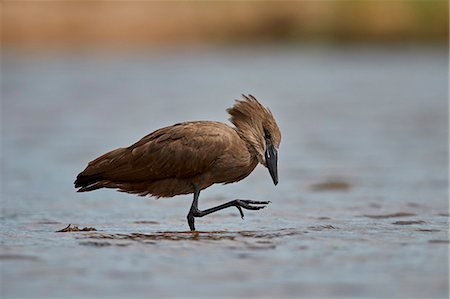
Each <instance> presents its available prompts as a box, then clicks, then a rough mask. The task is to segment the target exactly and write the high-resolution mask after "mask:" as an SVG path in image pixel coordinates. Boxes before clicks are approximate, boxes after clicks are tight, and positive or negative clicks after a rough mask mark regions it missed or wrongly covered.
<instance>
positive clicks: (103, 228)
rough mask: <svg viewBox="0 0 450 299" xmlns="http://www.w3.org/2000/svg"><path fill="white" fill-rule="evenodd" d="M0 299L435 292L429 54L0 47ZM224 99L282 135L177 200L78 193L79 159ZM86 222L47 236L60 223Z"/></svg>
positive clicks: (437, 202)
mask: <svg viewBox="0 0 450 299" xmlns="http://www.w3.org/2000/svg"><path fill="white" fill-rule="evenodd" d="M2 58H3V59H2V60H3V66H2V76H3V77H2V81H3V87H2V92H3V94H2V127H3V128H2V216H1V217H2V218H1V219H2V221H1V231H2V246H1V252H0V263H1V278H2V279H1V296H2V298H31V297H32V298H37V297H41V298H66V297H74V298H80V297H121V298H123V297H130V298H137V297H156V298H157V297H178V298H191V297H196V298H198V297H205V298H210V297H212V296H215V297H256V296H258V297H271V298H274V297H292V298H294V297H299V296H304V297H309V298H319V297H342V298H348V297H351V296H353V297H365V298H380V297H387V298H393V297H396V298H410V297H420V298H446V297H448V275H449V273H448V221H449V214H448V192H447V184H448V173H447V165H448V161H447V159H448V150H447V144H448V129H447V124H448V115H447V113H448V104H447V80H448V75H447V67H448V59H447V51H446V49H444V48H439V47H434V48H416V49H410V48H408V49H406V48H387V47H385V48H376V47H375V48H365V47H354V48H352V47H350V48H333V49H322V48H270V47H262V48H260V49H254V48H242V49H199V48H191V49H184V50H168V51H164V52H157V51H154V52H148V53H144V52H134V53H107V54H105V53H103V52H77V53H75V52H74V53H68V52H62V53H53V54H51V55H42V54H40V55H36V54H31V53H28V54H27V53H17V52H14V51H12V50H9V51H6V52H4V53H3V57H2ZM240 93H253V94H254V95H255V96H257V97H259V98H260V99H261V101H262V102H263V103H264V104H266V105H267V106H269V107H270V109H271V110H272V112H273V113H274V114H275V116H276V118H277V119H278V122H279V125H280V128H281V130H282V133H283V140H282V144H281V150H280V153H279V156H280V161H279V164H280V165H279V174H280V183H279V184H278V186H276V187H275V186H273V184H272V181H271V179H270V176H269V174H268V172H267V171H266V170H265V169H263V168H262V167H258V168H257V169H256V170H255V171H254V172H253V173H252V174H251V175H250V176H249V177H248V178H246V179H245V180H244V181H242V182H240V183H237V184H231V185H226V186H213V187H211V188H209V189H207V190H205V191H203V192H202V194H201V196H200V208H202V209H204V208H208V207H211V206H213V205H217V204H220V203H223V202H225V201H228V200H231V199H235V198H248V199H255V200H270V201H272V203H271V204H270V205H268V207H267V208H265V209H263V210H261V211H244V213H245V218H244V220H241V219H240V217H239V214H238V211H237V210H236V209H228V210H224V211H222V212H220V213H217V214H213V215H209V216H207V217H204V218H201V219H197V220H196V227H197V229H199V232H197V233H190V232H187V228H188V227H187V223H186V214H187V212H188V209H189V206H190V203H191V196H178V197H175V198H172V199H160V200H154V199H152V198H141V197H136V196H133V195H128V194H124V193H119V192H114V191H112V190H100V191H95V192H90V193H82V194H80V193H76V192H75V189H74V188H73V180H74V178H75V176H76V174H77V173H78V172H80V171H81V170H82V169H83V168H84V167H85V165H86V163H87V162H88V161H90V160H92V159H93V158H95V157H97V156H98V155H100V154H102V153H104V152H106V151H108V150H110V149H112V148H115V147H120V146H126V145H129V144H131V143H132V142H134V141H136V140H137V139H138V138H140V137H142V136H143V135H145V134H147V133H149V132H151V131H152V130H154V129H156V128H159V127H162V126H165V125H169V124H172V123H175V122H179V121H185V120H195V119H209V120H219V121H226V119H227V115H226V112H225V109H226V108H227V107H229V106H230V105H231V104H232V100H233V99H235V98H237V97H239V94H240ZM70 223H72V224H74V225H77V226H79V227H80V229H81V228H83V227H94V228H95V229H96V230H97V231H87V232H66V233H57V232H56V231H57V230H60V229H63V228H64V227H66V226H67V225H68V224H70Z"/></svg>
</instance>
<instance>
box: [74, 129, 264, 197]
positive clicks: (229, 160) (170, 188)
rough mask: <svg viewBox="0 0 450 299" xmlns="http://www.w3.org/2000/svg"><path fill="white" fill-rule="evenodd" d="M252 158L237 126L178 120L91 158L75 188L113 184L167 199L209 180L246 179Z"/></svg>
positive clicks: (254, 160) (252, 167)
mask: <svg viewBox="0 0 450 299" xmlns="http://www.w3.org/2000/svg"><path fill="white" fill-rule="evenodd" d="M256 165H257V160H256V159H255V157H253V156H252V154H251V153H250V152H249V150H248V148H247V145H246V143H245V141H244V140H242V139H241V138H240V137H239V135H238V133H237V132H236V130H235V129H234V128H232V127H230V126H228V125H226V124H224V123H220V122H212V121H197V122H185V123H179V124H176V125H173V126H169V127H165V128H162V129H159V130H156V131H154V132H153V133H150V134H149V135H147V136H145V137H143V138H142V139H141V140H139V141H138V142H136V143H135V144H133V145H131V146H129V147H127V148H118V149H115V150H113V151H111V152H108V153H106V154H104V155H102V156H100V157H99V158H97V159H95V160H93V161H91V162H90V163H89V164H88V166H87V167H86V169H85V170H84V171H83V172H81V173H80V174H79V175H78V176H77V180H76V181H75V187H79V188H80V189H79V191H81V192H83V191H91V190H95V189H99V188H117V189H119V190H120V191H125V192H129V193H135V194H139V195H148V194H151V195H154V196H158V197H171V196H174V195H178V194H187V193H192V192H193V184H195V185H197V186H199V187H200V188H201V189H204V188H207V187H209V186H210V185H212V184H214V183H230V182H233V181H237V180H240V179H242V178H244V177H246V176H247V175H248V174H250V172H251V171H252V170H253V169H254V168H255V167H256Z"/></svg>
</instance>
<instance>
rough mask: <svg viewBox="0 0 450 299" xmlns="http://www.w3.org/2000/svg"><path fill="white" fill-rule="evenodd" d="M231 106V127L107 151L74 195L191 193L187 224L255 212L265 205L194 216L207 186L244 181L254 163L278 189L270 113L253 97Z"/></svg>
mask: <svg viewBox="0 0 450 299" xmlns="http://www.w3.org/2000/svg"><path fill="white" fill-rule="evenodd" d="M243 97H244V99H242V100H239V101H236V103H235V105H234V106H233V107H231V108H229V109H227V112H228V113H229V114H230V115H231V117H230V121H231V122H232V123H233V124H234V125H235V127H231V126H228V125H226V124H224V123H221V122H215V121H192V122H184V123H178V124H175V125H173V126H170V127H165V128H162V129H159V130H156V131H155V132H153V133H150V134H149V135H147V136H145V137H143V138H142V139H141V140H139V141H138V142H136V143H135V144H133V145H131V146H129V147H126V148H118V149H115V150H113V151H110V152H108V153H106V154H104V155H102V156H100V157H98V158H97V159H95V160H93V161H91V162H89V164H88V166H87V167H86V169H85V170H83V172H81V173H80V174H79V175H78V176H77V179H76V181H75V187H76V188H79V190H78V192H85V191H92V190H96V189H100V188H115V189H118V190H119V191H123V192H128V193H133V194H137V195H141V196H145V195H153V196H156V197H172V196H175V195H180V194H189V193H194V200H193V201H192V205H191V209H190V210H189V214H188V215H187V220H188V224H189V227H190V229H191V231H194V230H195V226H194V218H195V217H203V216H205V215H208V214H211V213H214V212H217V211H219V210H222V209H225V208H228V207H233V206H234V207H236V208H237V209H238V210H239V212H240V214H241V217H242V218H243V217H244V213H243V212H242V209H247V210H259V209H262V208H264V207H265V205H267V204H268V203H269V201H253V200H239V199H236V200H232V201H229V202H227V203H224V204H222V205H219V206H216V207H213V208H210V209H207V210H203V211H202V210H199V208H198V198H199V195H200V191H201V190H203V189H206V188H208V187H209V186H211V185H212V184H217V183H222V184H229V183H233V182H237V181H240V180H242V179H243V178H245V177H247V176H248V175H249V174H250V173H251V172H252V171H253V169H255V167H256V165H258V163H261V164H262V165H264V166H265V167H267V168H268V170H269V173H270V175H271V177H272V180H273V183H274V184H275V185H276V184H278V170H277V160H278V156H277V149H278V147H279V145H280V141H281V133H280V129H279V128H278V125H277V123H276V121H275V119H274V117H273V115H272V113H271V112H270V110H269V109H267V108H265V107H264V106H263V105H261V104H260V103H259V102H258V100H257V99H256V98H255V97H253V96H252V95H248V96H245V95H243Z"/></svg>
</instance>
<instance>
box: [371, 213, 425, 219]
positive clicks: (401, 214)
mask: <svg viewBox="0 0 450 299" xmlns="http://www.w3.org/2000/svg"><path fill="white" fill-rule="evenodd" d="M363 216H364V217H368V218H373V219H384V218H396V217H409V216H416V214H414V213H406V212H398V213H393V214H384V215H363Z"/></svg>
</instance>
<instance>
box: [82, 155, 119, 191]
mask: <svg viewBox="0 0 450 299" xmlns="http://www.w3.org/2000/svg"><path fill="white" fill-rule="evenodd" d="M125 151H126V149H123V148H118V149H115V150H113V151H110V152H108V153H106V154H104V155H102V156H100V157H98V158H97V159H95V160H93V161H91V162H89V164H88V166H87V167H86V169H85V170H83V171H82V172H81V173H79V174H78V176H77V178H76V180H75V182H74V184H75V188H80V189H78V192H86V191H92V190H96V189H100V188H114V187H115V185H114V184H113V183H112V182H111V181H110V180H109V179H108V178H107V177H105V174H106V173H108V172H110V170H111V169H117V168H118V167H119V166H120V162H118V161H119V160H120V156H121V155H123V154H124V152H125ZM113 162H114V163H113Z"/></svg>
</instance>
